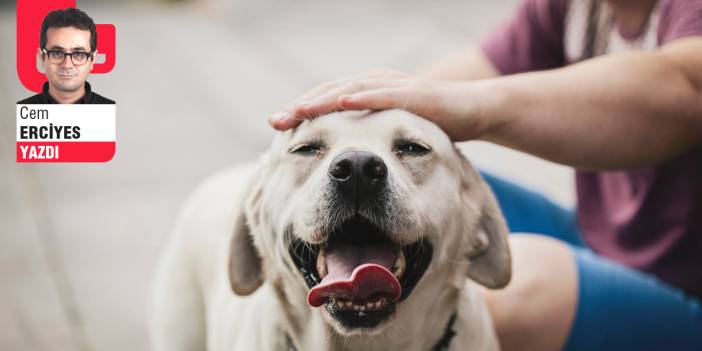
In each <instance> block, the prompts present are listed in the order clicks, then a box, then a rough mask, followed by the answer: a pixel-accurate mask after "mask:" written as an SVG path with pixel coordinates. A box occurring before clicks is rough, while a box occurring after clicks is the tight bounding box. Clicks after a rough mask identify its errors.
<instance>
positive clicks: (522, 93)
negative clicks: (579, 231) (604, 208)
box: [271, 37, 702, 169]
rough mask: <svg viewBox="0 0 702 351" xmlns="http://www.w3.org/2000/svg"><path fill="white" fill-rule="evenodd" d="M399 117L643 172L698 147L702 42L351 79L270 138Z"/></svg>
mask: <svg viewBox="0 0 702 351" xmlns="http://www.w3.org/2000/svg"><path fill="white" fill-rule="evenodd" d="M390 108H404V109H407V110H409V111H412V112H414V113H416V114H418V115H421V116H423V117H425V118H427V119H429V120H431V121H433V122H435V123H436V124H437V125H439V126H440V127H441V128H442V129H443V130H444V131H446V133H447V134H448V135H449V136H450V137H451V138H452V139H453V140H455V141H463V140H469V139H475V138H479V139H484V140H488V141H492V142H495V143H498V144H502V145H505V146H509V147H511V148H514V149H518V150H522V151H525V152H528V153H530V154H533V155H536V156H539V157H542V158H545V159H548V160H551V161H554V162H558V163H562V164H566V165H571V166H574V167H578V168H581V169H614V168H630V167H637V166H645V165H651V164H655V163H658V162H661V161H665V160H668V159H670V158H672V157H674V156H675V155H677V154H679V153H681V152H683V151H685V150H687V149H690V148H692V147H693V146H695V145H700V144H701V143H702V37H690V38H687V39H680V40H676V41H673V42H671V43H669V44H666V45H665V46H664V47H662V48H660V49H658V50H656V51H654V52H649V53H630V54H620V55H611V56H606V57H601V58H596V59H592V60H587V61H584V62H582V63H579V64H575V65H572V66H569V67H566V68H561V69H555V70H550V71H541V72H534V73H525V74H518V75H511V76H504V77H500V78H495V79H487V80H478V81H472V82H449V81H435V80H425V79H417V78H413V77H408V76H403V75H401V74H398V73H396V72H390V73H387V74H382V72H380V73H379V72H374V73H373V74H372V75H366V76H363V75H362V76H356V77H354V78H353V79H349V80H346V81H344V82H343V83H341V84H339V85H337V86H335V88H334V89H331V90H330V91H327V92H325V93H323V94H320V95H317V96H313V97H311V98H310V99H309V100H307V101H305V103H301V104H294V105H292V106H291V107H290V108H289V109H288V110H286V111H285V112H284V113H283V114H281V115H278V117H281V118H278V119H276V118H273V119H272V120H271V124H272V125H273V127H275V128H277V129H281V130H282V129H287V128H291V127H294V126H296V125H297V124H299V123H300V120H301V119H306V118H310V117H314V116H318V115H321V114H325V113H329V112H332V111H338V110H345V109H358V110H362V109H373V110H380V109H390Z"/></svg>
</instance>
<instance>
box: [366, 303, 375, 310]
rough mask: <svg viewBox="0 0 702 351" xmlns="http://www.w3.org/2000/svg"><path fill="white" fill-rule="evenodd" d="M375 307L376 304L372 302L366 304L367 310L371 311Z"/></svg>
mask: <svg viewBox="0 0 702 351" xmlns="http://www.w3.org/2000/svg"><path fill="white" fill-rule="evenodd" d="M373 306H375V304H374V303H372V302H366V308H367V309H371V308H373Z"/></svg>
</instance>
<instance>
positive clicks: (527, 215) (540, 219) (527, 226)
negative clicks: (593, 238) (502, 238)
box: [480, 171, 584, 246]
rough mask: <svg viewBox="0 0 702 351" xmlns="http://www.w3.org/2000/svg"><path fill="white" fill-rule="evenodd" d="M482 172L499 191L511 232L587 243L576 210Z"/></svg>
mask: <svg viewBox="0 0 702 351" xmlns="http://www.w3.org/2000/svg"><path fill="white" fill-rule="evenodd" d="M480 174H481V175H482V176H483V179H485V181H486V182H487V183H488V185H489V186H490V188H491V189H492V191H493V193H494V194H495V197H496V198H497V202H498V203H499V205H500V209H501V210H502V213H503V214H504V216H505V219H506V220H507V226H508V227H509V230H510V232H513V233H514V232H524V233H540V234H544V235H548V236H551V237H554V238H556V239H560V240H562V241H565V242H567V243H569V244H572V245H576V246H584V244H583V242H582V240H581V238H580V233H579V230H578V227H577V225H576V220H575V214H574V213H573V211H571V210H567V209H565V208H563V207H561V206H559V205H557V204H555V203H553V202H552V201H551V200H549V199H547V198H546V197H545V196H543V195H541V194H539V193H537V192H534V191H531V190H528V189H526V188H524V187H522V186H519V185H517V184H515V183H512V182H510V181H507V180H505V179H502V178H499V177H496V176H494V175H491V174H489V173H485V172H482V171H481V172H480Z"/></svg>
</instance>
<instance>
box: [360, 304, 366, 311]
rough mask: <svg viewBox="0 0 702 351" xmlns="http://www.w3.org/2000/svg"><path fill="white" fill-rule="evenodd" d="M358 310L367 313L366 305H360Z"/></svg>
mask: <svg viewBox="0 0 702 351" xmlns="http://www.w3.org/2000/svg"><path fill="white" fill-rule="evenodd" d="M358 309H359V310H361V311H365V310H366V306H365V305H360V306H358Z"/></svg>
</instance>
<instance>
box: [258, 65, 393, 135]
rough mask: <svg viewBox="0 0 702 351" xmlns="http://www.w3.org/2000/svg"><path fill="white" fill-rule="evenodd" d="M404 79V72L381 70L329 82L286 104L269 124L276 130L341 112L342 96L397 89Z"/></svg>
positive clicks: (270, 119) (270, 118)
mask: <svg viewBox="0 0 702 351" xmlns="http://www.w3.org/2000/svg"><path fill="white" fill-rule="evenodd" d="M405 77H407V75H406V74H404V73H401V72H397V71H392V70H387V69H379V70H372V71H369V72H365V73H361V74H357V75H354V76H351V77H347V78H344V79H340V80H336V81H332V82H327V83H324V84H321V85H318V86H317V87H315V88H313V89H311V90H309V91H307V92H306V93H305V94H303V95H302V96H300V97H299V98H297V99H296V100H295V101H293V102H292V103H290V104H288V105H286V106H285V107H284V108H283V110H282V111H281V112H278V113H276V114H274V115H272V116H271V117H269V119H268V122H269V123H270V125H271V126H272V127H273V128H275V129H277V130H286V129H289V128H294V127H296V126H298V125H299V124H300V123H302V121H304V120H305V119H312V118H315V117H317V116H320V115H323V114H326V113H331V112H334V111H339V110H342V109H343V108H342V107H341V106H339V104H338V102H337V100H338V97H339V96H341V95H348V94H353V93H356V92H359V91H363V90H372V89H378V88H380V87H382V86H388V87H389V86H397V84H398V83H397V80H398V79H400V78H405Z"/></svg>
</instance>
